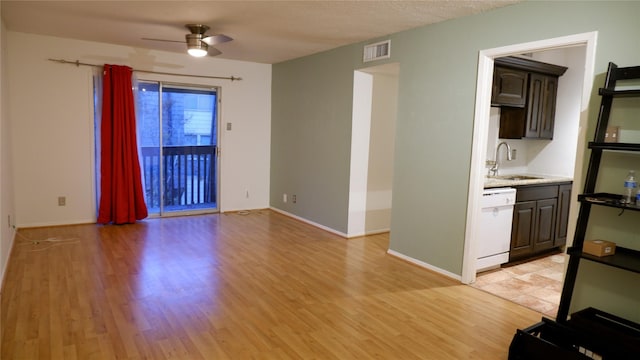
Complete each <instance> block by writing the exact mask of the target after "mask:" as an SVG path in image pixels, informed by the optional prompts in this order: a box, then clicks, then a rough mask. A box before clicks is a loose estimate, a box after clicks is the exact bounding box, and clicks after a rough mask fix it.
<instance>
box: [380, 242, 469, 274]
mask: <svg viewBox="0 0 640 360" xmlns="http://www.w3.org/2000/svg"><path fill="white" fill-rule="evenodd" d="M387 254H389V255H392V256H395V257H398V258H400V259H402V260H405V261H408V262H410V263H412V264H415V265H418V266H420V267H423V268H425V269H428V270H431V271H434V272H437V273H438V274H441V275H444V276H446V277H449V278H452V279H454V280H458V281H460V282H462V276H460V275H457V274H454V273H452V272H450V271H447V270H444V269H440V268H439V267H435V266H433V265H430V264H427V263H426V262H424V261H420V260H417V259H414V258H412V257H409V256H407V255H404V254H401V253H399V252H397V251H393V250H391V249H389V250H387Z"/></svg>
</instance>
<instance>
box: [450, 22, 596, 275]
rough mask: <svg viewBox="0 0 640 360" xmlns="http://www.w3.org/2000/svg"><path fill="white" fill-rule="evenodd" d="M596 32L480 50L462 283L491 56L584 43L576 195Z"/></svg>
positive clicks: (472, 242)
mask: <svg viewBox="0 0 640 360" xmlns="http://www.w3.org/2000/svg"><path fill="white" fill-rule="evenodd" d="M597 38H598V32H597V31H594V32H588V33H582V34H576V35H569V36H564V37H558V38H553V39H546V40H540V41H534V42H528V43H522V44H516V45H509V46H504V47H499V48H494V49H487V50H482V51H480V53H479V56H478V80H477V84H476V106H475V115H474V122H473V123H474V125H473V144H472V152H471V171H470V173H469V197H468V202H467V221H466V229H465V241H464V253H463V254H464V255H463V256H464V257H463V261H462V282H463V283H464V284H470V283H472V282H474V281H475V279H476V255H475V254H476V248H477V246H476V242H477V236H476V235H477V234H476V231H475V229H477V228H478V227H479V224H480V220H479V219H480V214H481V209H480V199H481V198H482V191H483V188H484V172H485V171H484V169H485V165H484V164H485V160H486V153H487V151H486V150H487V141H488V129H489V113H490V107H491V87H492V83H493V59H495V58H497V57H502V56H509V55H516V54H523V53H529V52H538V51H544V50H553V49H558V48H564V47H573V46H585V47H586V51H585V57H586V58H585V69H584V79H583V88H582V100H581V106H580V126H579V129H580V130H579V133H578V149H577V153H576V165H575V170H574V182H573V188H572V199H573V198H575V196H576V189H580V188H582V179H580V176H581V174H582V168H583V160H582V159H583V157H584V144H585V141H586V134H585V130H586V127H587V120H588V119H587V117H588V114H587V108H588V105H589V98H590V95H591V88H592V85H593V76H594V66H595V55H596V41H597ZM576 209H577V207H576V205H575V204H574V201H572V206H571V209H570V213H571V214H574V213H575V211H576ZM572 218H574V216H571V215H570V216H569V219H570V221H569V232H570V234H569V235H571V236H568V242H571V241H573V236H572V234H573V229H575V220H572Z"/></svg>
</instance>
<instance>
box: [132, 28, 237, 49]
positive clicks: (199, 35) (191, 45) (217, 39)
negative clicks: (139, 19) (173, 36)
mask: <svg viewBox="0 0 640 360" xmlns="http://www.w3.org/2000/svg"><path fill="white" fill-rule="evenodd" d="M185 27H186V28H187V29H189V31H190V32H191V33H190V34H187V35H185V39H186V41H178V40H165V39H151V38H142V40H151V41H165V42H177V43H186V44H187V52H188V53H189V55H191V56H194V57H203V56H206V55H209V56H216V55H220V54H222V51H220V50H218V49H216V48H214V47H213V45H216V44H221V43H224V42H227V41H231V40H233V39H232V38H230V37H229V36H227V35H224V34H217V35H206V34H205V33H206V32H207V30H209V27H208V26H207V25H202V24H187V25H185Z"/></svg>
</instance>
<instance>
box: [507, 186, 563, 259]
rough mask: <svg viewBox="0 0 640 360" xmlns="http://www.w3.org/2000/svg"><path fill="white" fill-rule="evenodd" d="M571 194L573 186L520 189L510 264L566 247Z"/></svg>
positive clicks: (515, 210)
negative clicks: (555, 248)
mask: <svg viewBox="0 0 640 360" xmlns="http://www.w3.org/2000/svg"><path fill="white" fill-rule="evenodd" d="M561 188H562V193H561V191H560V189H561ZM567 188H568V191H569V192H568V194H567V192H566V190H567ZM570 195H571V184H570V183H563V184H562V185H560V184H552V185H530V186H520V187H517V192H516V204H515V206H514V209H513V222H512V226H511V248H510V252H509V261H515V260H522V259H525V258H527V257H531V256H533V255H536V254H539V253H541V252H544V251H546V250H549V249H552V248H554V247H559V246H562V245H564V243H565V242H566V236H567V235H566V228H567V224H568V220H569V206H568V205H569V204H568V201H569V197H570ZM562 231H564V235H563V234H562ZM559 235H560V237H559ZM562 236H564V237H562Z"/></svg>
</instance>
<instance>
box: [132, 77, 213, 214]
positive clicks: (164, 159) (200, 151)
mask: <svg viewBox="0 0 640 360" xmlns="http://www.w3.org/2000/svg"><path fill="white" fill-rule="evenodd" d="M218 99H219V89H218V88H215V87H214V88H212V87H197V86H185V85H177V84H170V83H162V82H151V81H139V82H138V86H137V92H136V108H137V109H136V110H137V125H138V139H139V141H138V143H139V146H140V167H141V172H142V175H143V182H144V191H145V201H146V203H147V208H148V211H149V214H150V215H153V216H171V215H185V214H195V213H208V212H216V211H217V209H218V199H219V194H218V184H219V181H218V179H219V176H220V174H219V171H218V161H217V155H218V147H217V144H218V133H219V131H218V127H219V126H218V124H219V121H218V103H219V102H218Z"/></svg>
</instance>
